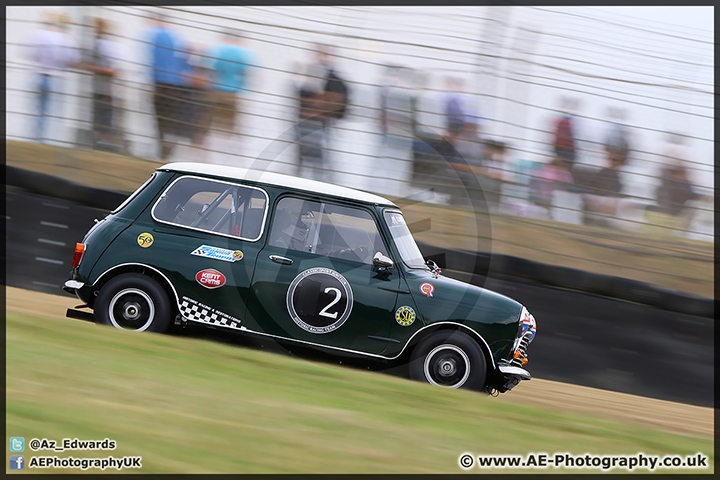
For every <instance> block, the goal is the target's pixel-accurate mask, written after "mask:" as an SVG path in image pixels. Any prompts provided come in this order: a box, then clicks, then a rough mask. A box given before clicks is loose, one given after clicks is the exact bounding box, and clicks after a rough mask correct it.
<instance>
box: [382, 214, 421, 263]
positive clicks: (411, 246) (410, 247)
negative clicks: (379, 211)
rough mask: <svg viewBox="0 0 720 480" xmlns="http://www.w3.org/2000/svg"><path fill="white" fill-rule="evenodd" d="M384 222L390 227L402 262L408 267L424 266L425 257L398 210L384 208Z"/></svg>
mask: <svg viewBox="0 0 720 480" xmlns="http://www.w3.org/2000/svg"><path fill="white" fill-rule="evenodd" d="M384 216H385V223H387V226H388V228H389V229H390V235H392V238H393V240H394V241H395V245H397V249H398V251H399V252H400V257H402V260H403V262H405V265H407V266H408V267H410V268H424V267H425V259H424V258H423V256H422V253H420V249H419V248H418V246H417V243H415V239H414V238H413V236H412V233H410V229H409V228H408V226H407V223H405V218H404V217H403V216H402V213H400V212H398V211H392V210H386V211H385V213H384Z"/></svg>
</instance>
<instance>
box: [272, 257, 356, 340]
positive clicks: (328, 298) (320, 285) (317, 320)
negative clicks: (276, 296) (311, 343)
mask: <svg viewBox="0 0 720 480" xmlns="http://www.w3.org/2000/svg"><path fill="white" fill-rule="evenodd" d="M286 303H287V309H288V313H290V317H291V318H292V319H293V321H294V322H295V323H296V324H297V325H298V327H300V328H302V329H303V330H306V331H308V332H310V333H329V332H332V331H334V330H336V329H337V328H339V327H340V326H341V325H342V324H343V323H345V321H346V320H347V319H348V317H349V316H350V312H351V311H352V307H353V293H352V288H350V284H349V283H348V281H347V280H346V279H345V277H343V276H342V275H341V274H339V273H338V272H336V271H335V270H331V269H329V268H322V267H315V268H309V269H307V270H305V271H304V272H301V273H299V274H298V276H297V277H295V279H294V280H293V281H292V282H291V283H290V286H289V287H288V291H287V299H286Z"/></svg>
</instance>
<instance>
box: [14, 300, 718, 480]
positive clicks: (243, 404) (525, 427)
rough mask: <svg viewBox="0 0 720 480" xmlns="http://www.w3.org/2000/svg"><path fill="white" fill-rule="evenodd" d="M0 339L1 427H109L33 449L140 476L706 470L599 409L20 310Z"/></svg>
mask: <svg viewBox="0 0 720 480" xmlns="http://www.w3.org/2000/svg"><path fill="white" fill-rule="evenodd" d="M6 335H7V354H6V361H7V364H6V365H7V367H6V369H7V370H6V372H7V384H6V385H7V387H6V401H7V407H6V408H7V409H6V425H7V436H8V437H9V436H24V437H25V438H26V439H27V440H28V441H29V440H30V439H32V438H40V439H42V438H48V439H55V440H61V439H63V438H79V439H84V440H89V439H104V438H106V437H107V438H110V439H113V440H115V441H117V448H116V449H115V450H114V451H112V452H107V451H106V452H66V453H54V452H46V453H47V454H49V455H57V456H59V457H67V456H70V455H72V456H74V457H76V458H79V457H105V456H107V455H110V454H112V455H113V456H115V457H122V456H125V455H140V456H142V465H143V468H142V470H141V473H461V472H462V470H461V469H460V467H459V466H458V458H459V456H460V454H462V453H464V452H471V453H474V454H478V455H479V454H482V455H489V454H521V455H526V454H528V453H531V452H533V453H538V452H547V453H554V452H569V453H572V454H577V455H583V454H585V453H592V454H597V455H611V454H617V455H633V454H637V453H638V452H642V453H644V454H646V455H666V454H674V455H693V454H696V453H698V452H702V453H703V454H705V455H707V456H708V457H709V463H710V468H709V469H708V470H703V472H702V473H710V472H712V471H714V457H713V443H712V440H711V439H709V438H705V437H696V436H689V435H678V434H673V433H668V432H663V431H659V430H657V429H653V428H648V427H646V426H644V425H641V424H637V423H634V422H629V421H628V422H619V421H616V420H612V419H609V418H604V417H602V416H599V415H592V416H588V415H581V414H577V413H571V412H568V411H565V410H564V409H555V408H541V407H537V406H533V405H517V404H508V403H504V402H498V401H495V400H494V399H492V398H488V397H486V396H483V395H480V394H477V393H474V392H466V391H453V390H444V389H438V388H432V387H430V386H428V385H424V384H420V383H416V382H411V381H408V380H405V379H402V378H396V377H392V376H388V375H382V374H379V373H372V372H365V371H359V370H354V369H350V368H345V367H339V366H335V365H329V364H325V363H317V362H311V361H307V360H299V359H296V358H294V357H290V356H285V355H278V354H272V353H268V352H263V351H259V350H255V349H247V348H240V347H237V346H233V345H226V344H220V343H216V342H209V341H205V340H199V339H193V338H184V337H176V336H166V335H153V334H141V335H138V334H133V333H130V332H122V331H118V330H113V329H110V328H106V327H100V326H95V325H93V324H90V323H85V322H80V321H77V320H69V319H64V318H61V317H56V318H53V317H48V316H44V315H38V314H33V313H28V312H20V311H13V310H10V311H8V314H7V328H6ZM518 388H520V387H518ZM33 454H34V453H33V452H26V456H27V458H28V459H29V457H30V456H31V455H33ZM492 471H493V470H479V469H476V470H475V472H476V473H489V472H492ZM522 471H523V470H517V471H515V470H499V472H507V473H509V472H513V473H514V472H518V473H519V472H522ZM525 471H528V472H534V473H553V472H556V470H554V469H549V470H525ZM62 472H63V473H65V472H67V470H64V471H62ZM584 472H588V471H587V470H585V471H584ZM616 472H617V471H616ZM638 472H646V470H638ZM678 472H680V470H672V473H678ZM696 472H697V471H696Z"/></svg>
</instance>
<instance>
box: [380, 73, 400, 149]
mask: <svg viewBox="0 0 720 480" xmlns="http://www.w3.org/2000/svg"><path fill="white" fill-rule="evenodd" d="M398 68H400V67H399V66H398V65H394V64H391V65H387V66H386V67H384V68H383V71H382V74H381V77H380V95H379V97H380V107H379V110H378V114H379V122H380V131H381V132H382V134H383V137H384V136H385V135H387V133H388V125H387V98H388V93H389V91H390V89H391V88H392V85H394V84H396V83H397V72H398ZM383 141H384V138H383Z"/></svg>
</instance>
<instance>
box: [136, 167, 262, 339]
mask: <svg viewBox="0 0 720 480" xmlns="http://www.w3.org/2000/svg"><path fill="white" fill-rule="evenodd" d="M267 211H268V195H267V193H266V192H265V191H264V190H263V189H261V188H257V187H251V186H247V185H241V184H238V183H234V182H224V181H220V180H214V179H208V178H198V177H193V176H182V177H180V178H178V179H176V180H175V181H174V182H173V183H172V184H171V185H170V186H169V187H168V189H167V190H166V191H165V192H164V193H163V194H162V195H161V197H160V198H159V199H158V201H157V203H156V204H155V205H154V207H153V210H152V216H153V219H154V220H155V222H156V223H155V228H154V229H153V230H147V231H144V230H142V228H144V227H141V226H139V225H136V226H135V227H136V228H140V230H142V231H143V233H140V235H145V233H147V234H149V235H150V237H149V238H150V239H151V240H150V241H151V242H152V243H150V244H147V243H146V244H145V245H141V247H143V246H145V247H147V248H139V249H138V250H142V251H144V252H143V253H146V255H147V257H148V260H147V263H148V264H150V265H158V266H159V267H160V269H161V271H162V272H163V273H164V274H165V275H166V276H167V277H168V278H169V279H170V281H171V282H172V283H173V285H174V287H175V289H176V291H177V294H178V300H179V307H180V313H181V314H182V315H183V316H184V317H185V318H187V319H189V320H192V321H196V322H201V323H206V324H211V325H216V326H221V327H229V328H242V327H246V328H252V327H253V325H246V323H245V317H246V310H247V301H248V297H249V292H250V285H251V279H252V272H253V268H254V266H255V259H256V257H257V253H258V251H259V250H260V248H261V243H260V239H261V238H262V236H263V231H264V225H265V220H266V216H267ZM139 242H140V237H138V243H139Z"/></svg>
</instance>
